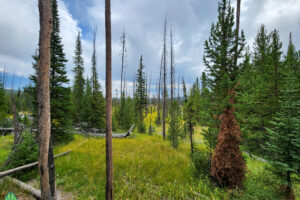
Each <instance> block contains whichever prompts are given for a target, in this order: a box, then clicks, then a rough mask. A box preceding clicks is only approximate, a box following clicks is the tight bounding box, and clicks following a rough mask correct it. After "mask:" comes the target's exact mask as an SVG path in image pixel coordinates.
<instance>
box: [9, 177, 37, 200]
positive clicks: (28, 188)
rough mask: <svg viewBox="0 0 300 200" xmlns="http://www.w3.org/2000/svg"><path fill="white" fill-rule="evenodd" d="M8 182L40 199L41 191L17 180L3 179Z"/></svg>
mask: <svg viewBox="0 0 300 200" xmlns="http://www.w3.org/2000/svg"><path fill="white" fill-rule="evenodd" d="M5 179H7V180H8V181H10V182H12V183H14V184H16V185H18V186H19V187H20V188H21V189H22V190H24V191H26V192H29V193H30V194H32V195H33V196H35V197H37V198H38V199H41V191H40V190H38V189H36V188H34V187H32V186H31V185H28V184H26V183H24V182H22V181H20V180H18V179H15V178H11V177H5Z"/></svg>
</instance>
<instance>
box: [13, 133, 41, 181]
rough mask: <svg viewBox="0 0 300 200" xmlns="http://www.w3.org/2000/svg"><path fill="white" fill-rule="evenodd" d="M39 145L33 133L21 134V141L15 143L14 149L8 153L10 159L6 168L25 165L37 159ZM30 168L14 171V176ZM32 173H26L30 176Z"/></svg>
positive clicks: (25, 172)
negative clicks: (18, 171)
mask: <svg viewBox="0 0 300 200" xmlns="http://www.w3.org/2000/svg"><path fill="white" fill-rule="evenodd" d="M38 155H39V147H38V143H37V142H36V141H35V139H34V134H29V133H24V134H23V135H22V141H21V143H20V144H18V145H17V147H16V150H15V151H14V152H13V153H12V154H11V155H10V156H11V159H10V162H9V163H8V165H7V168H8V169H12V168H15V167H19V166H22V165H26V164H29V163H32V162H36V161H38ZM30 171H32V169H28V170H23V171H22V172H20V173H16V176H18V177H19V176H20V175H22V174H27V172H30ZM31 175H32V174H30V173H29V174H27V177H28V176H31Z"/></svg>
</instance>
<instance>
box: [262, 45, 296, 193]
mask: <svg viewBox="0 0 300 200" xmlns="http://www.w3.org/2000/svg"><path fill="white" fill-rule="evenodd" d="M289 48H291V46H289ZM289 51H291V49H290V50H289ZM290 53H291V52H290ZM294 70H295V68H294V65H293V63H292V62H286V65H285V73H284V75H285V79H284V84H283V86H282V90H281V93H282V95H281V96H280V101H279V102H280V108H279V111H278V112H277V113H276V115H275V117H274V118H273V121H272V122H271V124H272V127H270V128H267V133H268V134H267V138H268V140H267V142H266V144H265V146H264V147H265V149H266V151H267V156H266V157H267V159H268V160H269V161H270V163H271V164H272V166H273V169H274V171H275V173H276V174H277V175H279V176H280V177H281V178H282V179H283V180H284V183H285V184H286V185H287V190H286V192H287V194H288V195H290V194H291V193H292V181H291V176H292V174H299V173H300V157H299V155H300V85H299V80H298V79H297V75H296V74H295V71H294Z"/></svg>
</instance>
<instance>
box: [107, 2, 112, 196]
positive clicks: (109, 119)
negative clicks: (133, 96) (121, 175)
mask: <svg viewBox="0 0 300 200" xmlns="http://www.w3.org/2000/svg"><path fill="white" fill-rule="evenodd" d="M110 17H111V11H110V0H105V40H106V116H105V118H106V134H107V135H106V190H105V191H106V200H112V199H113V154H112V91H111V90H112V86H111V20H110Z"/></svg>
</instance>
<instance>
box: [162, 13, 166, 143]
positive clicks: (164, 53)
mask: <svg viewBox="0 0 300 200" xmlns="http://www.w3.org/2000/svg"><path fill="white" fill-rule="evenodd" d="M166 40H167V18H166V19H165V25H164V47H163V60H164V64H163V69H164V74H163V79H164V103H163V138H164V140H165V139H166V115H167V113H166V112H167V47H166V46H167V44H166Z"/></svg>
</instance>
